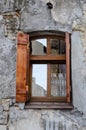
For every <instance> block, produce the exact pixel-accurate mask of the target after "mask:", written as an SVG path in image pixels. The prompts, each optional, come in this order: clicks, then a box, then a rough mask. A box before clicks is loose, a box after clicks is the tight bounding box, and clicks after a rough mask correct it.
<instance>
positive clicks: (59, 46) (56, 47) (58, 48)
mask: <svg viewBox="0 0 86 130" xmlns="http://www.w3.org/2000/svg"><path fill="white" fill-rule="evenodd" d="M65 46H66V45H65V42H64V40H59V39H51V40H50V48H51V54H65V52H66V50H65V49H66V47H65Z"/></svg>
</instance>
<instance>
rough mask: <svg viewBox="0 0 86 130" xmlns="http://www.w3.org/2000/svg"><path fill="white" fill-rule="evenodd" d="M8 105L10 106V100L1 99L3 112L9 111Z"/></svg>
mask: <svg viewBox="0 0 86 130" xmlns="http://www.w3.org/2000/svg"><path fill="white" fill-rule="evenodd" d="M9 104H10V100H9V99H3V100H2V106H3V109H4V111H8V110H9Z"/></svg>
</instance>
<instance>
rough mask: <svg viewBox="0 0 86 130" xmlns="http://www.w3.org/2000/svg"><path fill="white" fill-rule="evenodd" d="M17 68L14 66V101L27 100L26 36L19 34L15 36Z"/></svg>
mask: <svg viewBox="0 0 86 130" xmlns="http://www.w3.org/2000/svg"><path fill="white" fill-rule="evenodd" d="M17 42H18V44H17V66H16V101H17V102H25V101H26V100H27V91H28V87H27V85H28V84H27V44H28V35H26V34H24V33H22V32H19V33H18V36H17Z"/></svg>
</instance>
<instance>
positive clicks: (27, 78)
mask: <svg viewBox="0 0 86 130" xmlns="http://www.w3.org/2000/svg"><path fill="white" fill-rule="evenodd" d="M49 36H50V35H41V36H40V35H35V36H34V35H33V36H31V37H30V40H31V39H37V38H42V37H46V38H47V40H49ZM52 37H59V38H63V39H65V43H66V56H56V57H55V56H54V57H53V56H52V57H51V56H48V55H47V56H46V58H44V57H43V56H31V55H30V40H29V35H28V34H24V33H22V32H19V33H18V37H17V42H18V44H17V71H16V101H17V102H27V101H51V102H53V101H54V102H56V101H57V102H58V101H59V102H64V103H69V104H70V103H71V96H70V91H71V87H70V79H71V78H70V34H69V33H68V32H66V33H64V35H59V36H58V35H54V36H52ZM57 59H58V61H66V93H67V96H66V98H65V97H63V98H60V97H58V98H51V99H49V98H43V99H42V97H39V98H37V97H34V98H31V64H30V62H34V63H36V62H37V63H38V62H40V63H42V62H43V63H44V62H46V63H47V62H48V61H51V62H52V61H55V60H57ZM28 61H29V62H28ZM20 63H21V64H20ZM48 72H49V71H48ZM48 93H50V90H49V92H48ZM46 99H47V100H46Z"/></svg>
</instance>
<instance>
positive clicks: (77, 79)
mask: <svg viewBox="0 0 86 130" xmlns="http://www.w3.org/2000/svg"><path fill="white" fill-rule="evenodd" d="M47 2H49V1H48V0H0V130H19V129H21V130H86V0H65V1H64V0H50V2H51V3H52V4H53V8H52V9H51V10H50V9H48V7H47V5H46V4H47ZM19 30H21V31H24V32H28V33H29V32H34V31H44V30H45V31H51V30H52V31H58V30H59V31H63V32H66V31H68V32H70V33H71V70H72V89H73V105H74V110H72V111H60V110H48V109H47V110H44V109H43V110H34V109H30V110H29V109H24V108H23V107H22V105H24V104H17V103H16V102H15V90H16V82H15V79H16V43H17V42H16V34H17V32H18V31H19Z"/></svg>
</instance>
